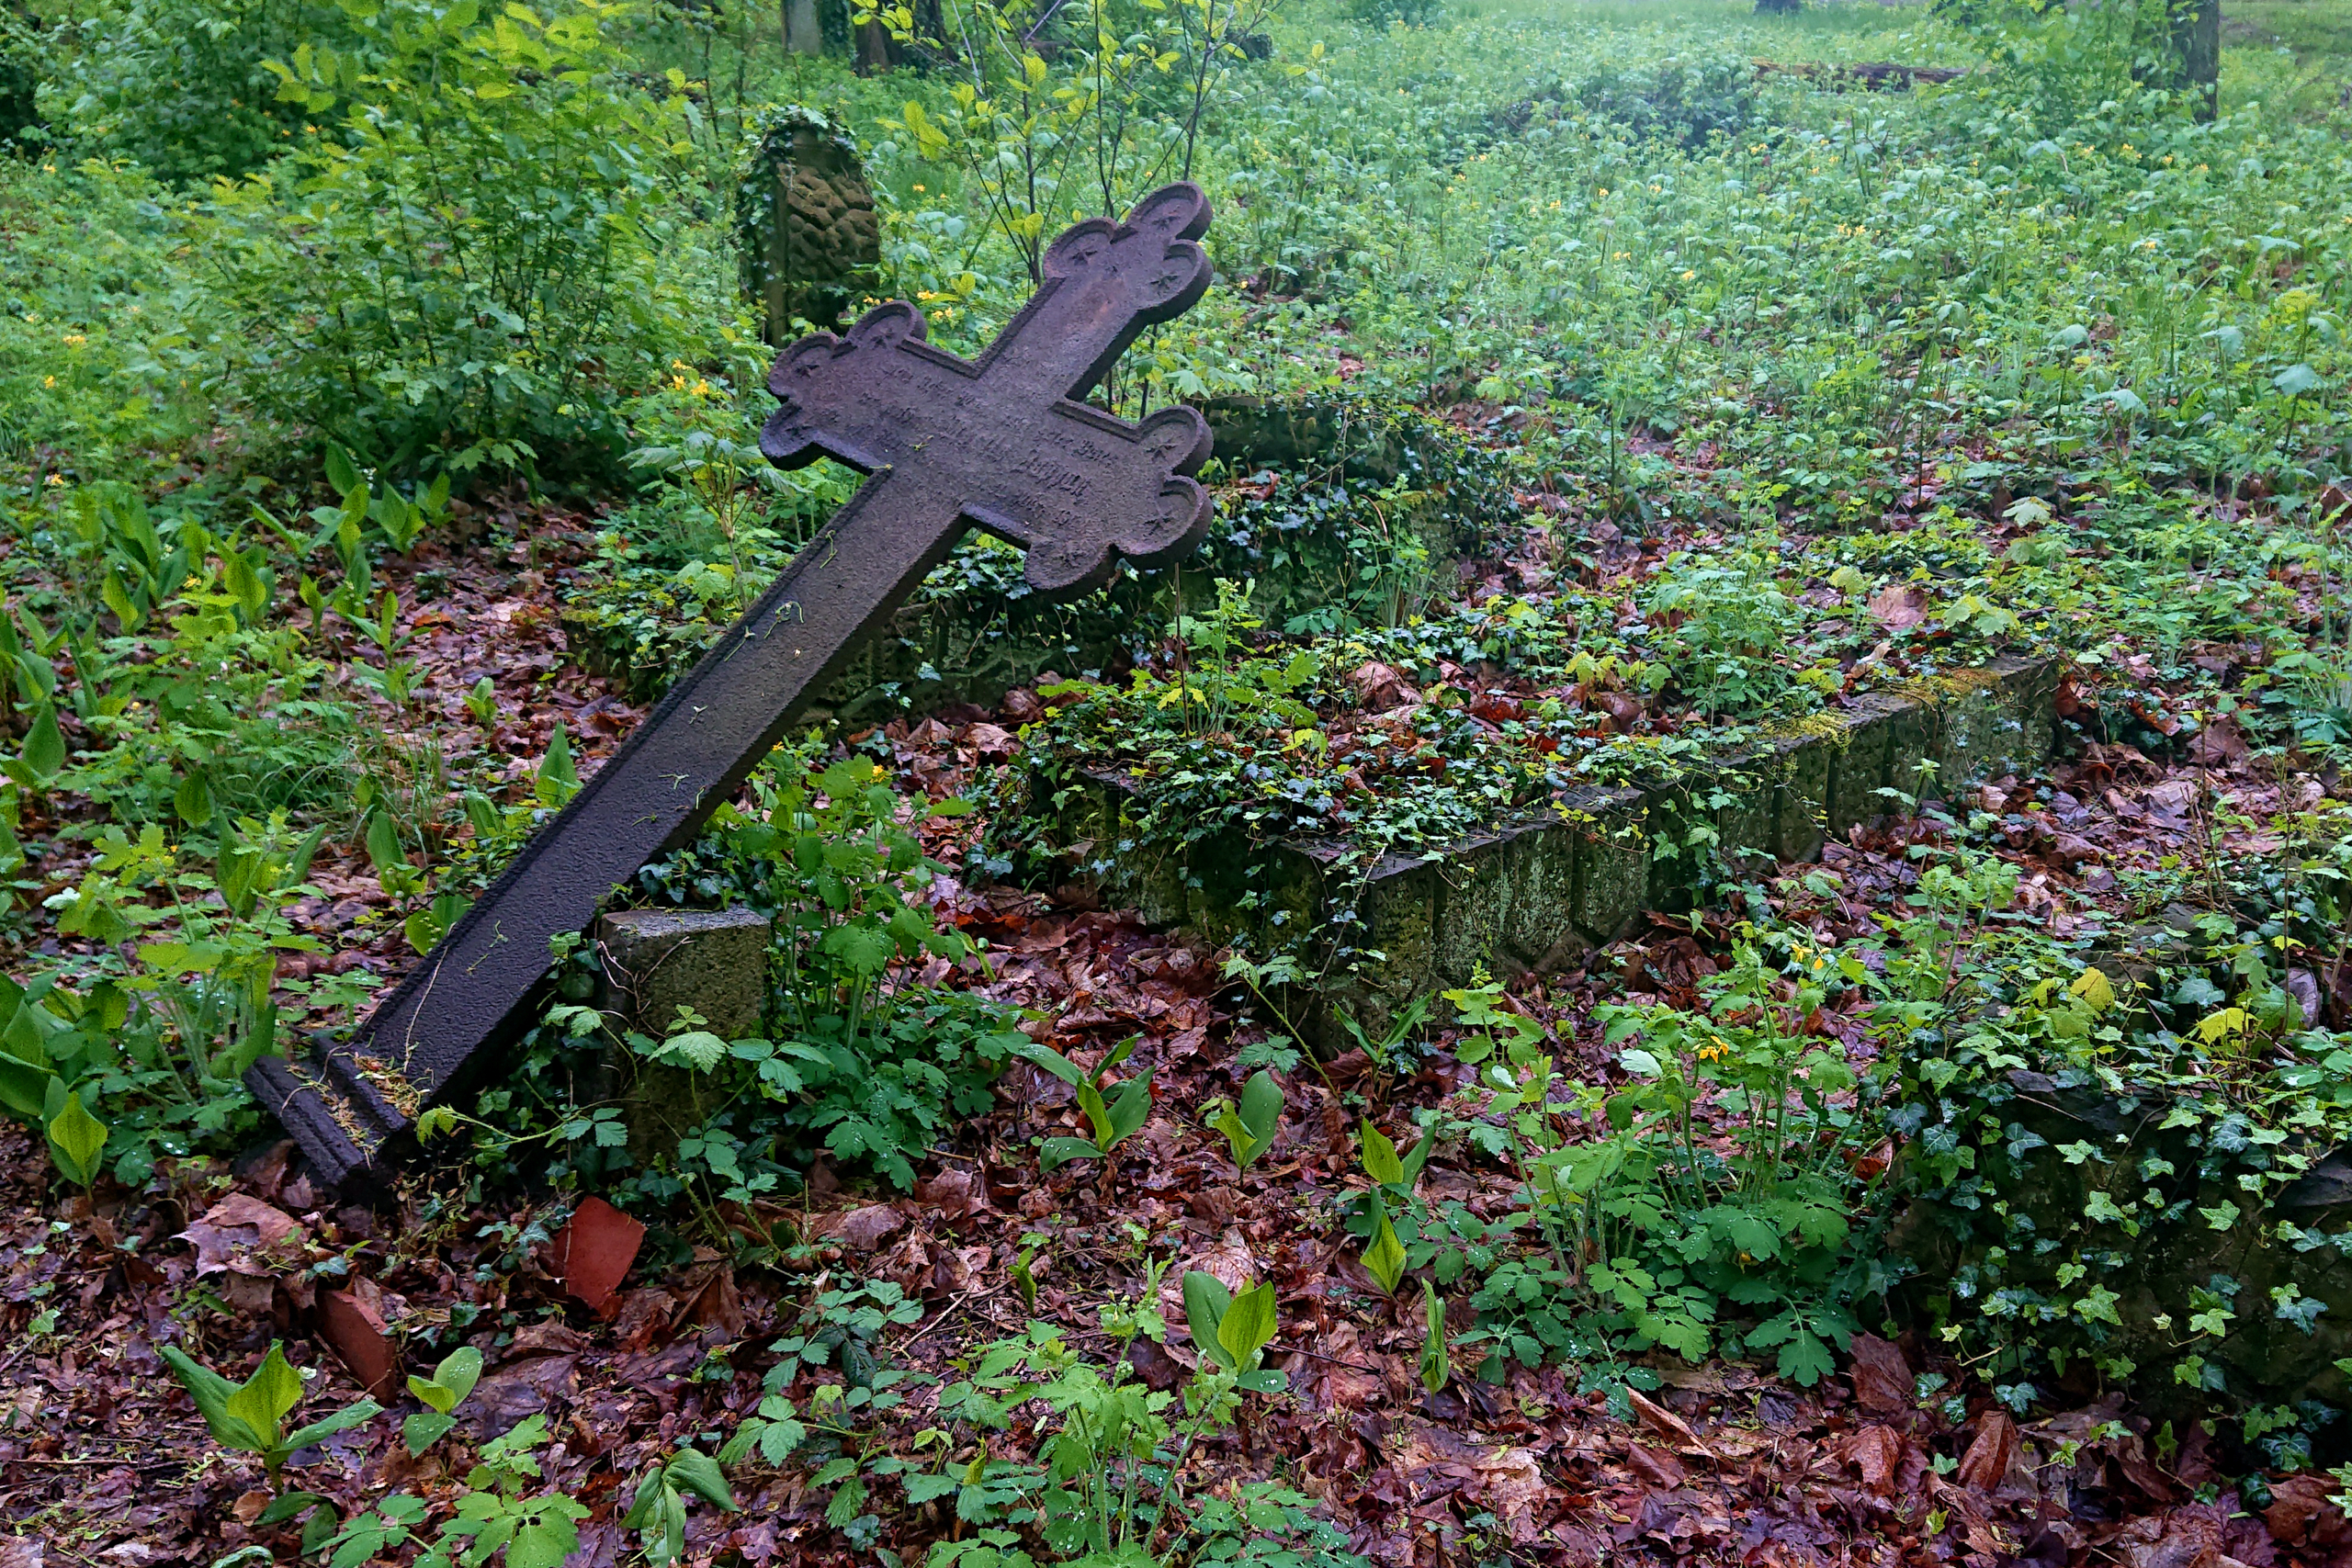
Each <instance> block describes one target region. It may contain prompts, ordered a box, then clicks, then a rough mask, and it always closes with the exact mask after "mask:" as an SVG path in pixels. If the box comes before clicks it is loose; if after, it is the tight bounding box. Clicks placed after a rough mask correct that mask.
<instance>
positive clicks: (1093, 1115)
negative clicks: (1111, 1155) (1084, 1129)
mask: <svg viewBox="0 0 2352 1568" xmlns="http://www.w3.org/2000/svg"><path fill="white" fill-rule="evenodd" d="M1078 1108H1079V1109H1080V1111H1084V1112H1085V1113H1086V1123H1087V1125H1088V1126H1090V1127H1091V1128H1093V1129H1094V1147H1095V1149H1096V1150H1097V1151H1098V1152H1101V1153H1108V1152H1109V1151H1110V1147H1111V1145H1113V1144H1115V1143H1117V1142H1118V1138H1117V1136H1116V1135H1115V1134H1114V1133H1113V1132H1112V1130H1111V1111H1110V1108H1109V1107H1108V1106H1106V1105H1104V1104H1103V1096H1102V1093H1101V1091H1099V1090H1098V1089H1095V1087H1094V1086H1093V1085H1092V1084H1091V1083H1081V1084H1080V1085H1079V1086H1078Z"/></svg>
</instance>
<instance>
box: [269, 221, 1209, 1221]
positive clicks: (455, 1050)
mask: <svg viewBox="0 0 2352 1568" xmlns="http://www.w3.org/2000/svg"><path fill="white" fill-rule="evenodd" d="M1208 222H1209V205H1208V199H1207V197H1204V195H1203V194H1202V193H1201V191H1200V188H1199V187H1198V186H1193V185H1192V184H1190V183H1183V184H1178V185H1171V186H1165V187H1163V188H1162V189H1160V190H1158V191H1155V192H1153V193H1152V194H1151V195H1150V196H1148V197H1145V198H1144V199H1143V200H1142V201H1140V202H1138V203H1136V207H1135V209H1134V210H1133V211H1131V212H1129V213H1128V214H1127V217H1126V220H1125V222H1122V223H1114V222H1113V221H1111V220H1109V219H1105V218H1098V219H1091V220H1088V221H1086V222H1083V223H1080V224H1078V225H1076V226H1075V227H1073V228H1071V229H1069V230H1067V231H1064V232H1063V233H1062V235H1061V237H1060V238H1059V239H1057V240H1056V241H1055V242H1054V243H1053V247H1052V248H1051V249H1050V250H1049V251H1047V253H1046V257H1045V265H1044V272H1045V279H1046V281H1045V287H1044V288H1041V289H1039V290H1038V292H1037V295H1036V297H1035V299H1031V300H1030V301H1029V303H1028V305H1027V306H1026V307H1025V308H1024V309H1023V310H1022V312H1021V313H1020V314H1019V315H1018V316H1016V317H1014V318H1013V320H1012V322H1011V323H1009V324H1008V325H1007V326H1006V327H1005V329H1004V331H1003V332H1002V333H1001V334H1000V335H999V336H998V338H997V340H996V342H994V343H993V344H989V349H988V352H987V353H986V354H984V355H981V356H980V358H979V359H978V361H977V362H976V363H970V364H967V363H966V362H965V361H963V360H961V359H958V358H957V357H956V356H955V355H951V354H947V353H944V352H942V351H941V350H939V349H936V348H933V347H932V346H930V345H929V344H926V343H924V342H923V318H922V312H921V311H919V310H916V309H915V308H914V307H913V306H911V305H909V304H906V303H904V302H894V303H891V304H888V305H884V306H882V307H880V308H879V309H877V310H873V311H871V312H869V313H868V314H867V315H866V316H865V319H864V320H863V321H859V322H858V323H857V325H856V326H855V327H854V328H852V329H851V331H850V333H849V336H848V337H847V338H846V339H842V338H837V337H835V336H833V334H831V333H819V334H817V335H816V336H814V337H810V338H807V339H804V340H802V341H801V342H800V343H798V344H795V345H794V346H793V347H792V348H791V349H789V350H788V351H786V353H785V354H784V355H782V356H781V357H780V358H779V359H778V360H777V361H776V365H775V370H774V371H773V372H772V373H771V374H770V376H769V378H768V387H769V389H770V390H771V391H773V392H774V393H775V396H776V397H777V399H778V400H780V402H781V403H782V405H783V406H782V407H781V408H779V409H778V410H777V411H776V412H775V414H774V415H773V416H772V417H771V418H770V419H769V421H768V423H767V428H766V430H765V431H764V432H763V433H762V435H761V439H760V445H761V447H762V449H763V451H765V452H766V454H767V456H768V457H769V459H770V460H771V461H773V462H775V463H776V464H778V465H780V466H782V467H786V468H792V467H797V466H798V465H800V464H804V463H809V462H812V461H814V460H815V459H816V458H817V457H820V456H829V457H835V458H838V459H839V460H840V461H842V462H844V463H847V464H849V465H850V466H852V467H854V468H858V469H859V470H861V471H862V472H864V473H865V474H867V475H868V476H870V477H869V478H868V479H867V480H866V482H865V485H864V486H863V487H862V488H861V489H860V490H859V491H858V493H857V495H856V497H855V498H854V500H852V501H851V502H850V503H849V504H848V505H846V506H844V507H843V508H842V510H841V511H840V512H839V513H836V514H835V516H834V517H833V519H832V521H831V523H829V524H828V525H826V526H825V528H824V530H823V531H822V532H821V533H820V534H819V535H818V536H817V537H816V538H815V539H814V540H813V541H812V542H811V543H810V544H809V547H808V548H807V549H805V550H803V551H801V552H800V554H799V555H797V556H796V557H794V558H793V559H792V562H791V563H790V564H789V565H788V566H786V568H785V570H784V571H783V572H782V573H781V574H780V575H779V576H778V577H777V579H776V581H775V586H773V587H772V588H770V589H769V590H768V592H767V593H766V594H765V595H764V596H763V597H762V598H761V600H760V602H759V603H758V604H754V605H753V606H752V608H751V609H750V610H749V611H748V612H746V613H745V615H744V616H743V618H742V619H741V621H739V622H737V623H736V625H735V626H734V627H733V628H732V629H731V630H730V631H729V633H728V635H727V636H726V637H725V638H724V639H722V640H721V641H720V642H719V643H718V645H717V646H715V647H714V648H713V649H711V650H710V652H709V653H708V654H707V655H706V656H705V657H704V659H703V660H702V661H701V662H700V663H699V664H697V665H695V668H694V670H693V671H691V672H689V673H688V674H687V675H686V676H685V677H684V678H683V679H682V680H681V681H680V682H678V683H677V685H675V686H674V687H673V688H672V689H671V691H670V694H669V695H668V696H667V697H665V698H664V699H663V700H662V704H661V705H660V706H659V707H657V708H655V709H654V710H653V713H652V714H651V715H650V716H649V717H648V718H647V719H646V721H645V723H644V724H643V725H642V726H640V727H639V729H638V731H637V733H636V734H634V735H632V736H630V737H629V739H628V741H627V742H626V743H625V744H624V745H623V746H622V747H621V749H620V750H618V751H617V752H616V753H615V754H614V756H613V757H612V759H611V760H610V761H607V762H606V763H605V765H604V767H603V768H602V769H600V770H599V771H598V772H597V773H596V775H595V777H594V778H593V779H591V780H590V781H589V782H588V784H587V785H586V787H584V788H583V789H582V790H581V792H580V793H579V794H578V795H576V796H574V797H573V799H572V801H571V804H570V805H568V806H567V807H564V808H563V810H562V811H560V812H559V813H558V814H557V815H556V817H555V818H554V819H553V820H551V821H550V822H548V824H547V826H546V827H544V828H543V829H540V830H539V832H538V833H537V834H536V835H535V836H534V837H533V838H532V840H531V841H530V842H529V843H527V844H526V845H525V846H524V847H523V850H522V852H520V853H519V854H517V855H516V857H515V862H514V863H513V864H511V865H509V866H508V867H507V868H506V871H505V874H503V875H502V876H500V877H499V879H498V880H497V881H496V882H495V883H493V884H492V886H491V887H490V889H489V890H488V891H487V892H486V893H484V894H483V895H482V897H481V900H480V902H478V903H477V904H475V906H474V907H473V908H472V909H471V910H469V912H468V913H467V915H466V917H465V918H464V919H461V920H459V921H458V924H457V925H456V926H455V927H454V928H453V929H452V930H451V931H449V933H448V935H447V936H446V937H444V938H443V939H442V941H441V942H440V943H439V945H437V946H436V947H435V948H434V950H433V951H432V952H431V953H428V954H426V955H425V957H424V961H423V962H422V963H420V964H418V965H417V966H416V968H415V969H414V970H413V971H411V972H410V974H409V975H408V976H407V977H406V978H405V979H404V980H402V981H401V984H400V985H399V986H397V987H394V988H393V989H392V991H391V992H390V994H389V995H388V996H386V997H385V998H384V999H383V1001H382V1003H381V1004H380V1005H379V1006H378V1007H377V1009H376V1010H375V1012H374V1013H373V1014H372V1015H371V1016H370V1017H369V1019H368V1021H367V1022H366V1023H365V1024H364V1025H363V1026H362V1027H361V1028H360V1030H359V1031H358V1032H357V1033H356V1035H355V1037H354V1038H353V1039H351V1040H350V1041H348V1042H345V1043H336V1044H334V1045H331V1046H329V1047H327V1048H326V1049H325V1050H323V1051H322V1053H321V1054H320V1055H319V1057H318V1060H317V1062H316V1063H315V1065H311V1064H304V1063H299V1062H295V1061H290V1060H286V1059H282V1058H278V1057H269V1058H266V1059H265V1060H264V1061H262V1062H261V1063H259V1064H257V1065H256V1066H254V1069H253V1071H252V1072H251V1074H249V1075H248V1077H247V1082H248V1083H249V1084H250V1085H251V1087H252V1088H253V1089H254V1093H255V1095H256V1096H257V1097H258V1098H259V1099H260V1100H261V1101H262V1103H263V1104H264V1105H266V1106H267V1107H268V1108H269V1109H270V1110H271V1111H274V1112H276V1113H277V1117H278V1119H279V1120H280V1121H281V1122H284V1123H285V1125H286V1128H287V1130H288V1132H289V1133H291V1134H294V1136H295V1138H296V1139H297V1140H298V1141H299V1142H300V1145H301V1146H302V1149H303V1152H304V1153H305V1154H306V1155H307V1156H309V1157H310V1159H311V1164H312V1165H313V1166H314V1167H315V1168H316V1170H317V1173H318V1176H319V1177H320V1178H321V1179H323V1180H325V1181H326V1182H328V1183H330V1184H334V1185H342V1184H344V1183H345V1182H346V1181H347V1180H349V1179H353V1178H355V1177H356V1178H359V1179H361V1180H362V1181H367V1180H370V1179H375V1178H377V1177H379V1176H380V1175H381V1174H382V1171H383V1168H384V1166H385V1164H386V1163H387V1160H388V1158H389V1157H390V1156H393V1155H394V1154H396V1153H397V1152H398V1151H399V1149H400V1148H401V1146H402V1145H401V1139H402V1138H403V1137H404V1135H405V1134H408V1133H409V1131H410V1129H411V1127H412V1126H413V1121H414V1118H415V1117H416V1116H417V1115H418V1114H419V1113H421V1111H423V1110H424V1108H425V1107H427V1106H429V1105H430V1104H432V1103H433V1102H434V1101H435V1100H438V1099H441V1098H443V1097H445V1096H447V1095H449V1094H452V1093H453V1092H456V1091H458V1090H459V1089H462V1088H463V1087H464V1086H465V1084H466V1083H467V1082H468V1081H469V1075H470V1074H472V1073H478V1072H481V1071H482V1070H485V1069H486V1067H487V1066H488V1065H489V1061H490V1058H491V1057H492V1056H493V1055H495V1053H496V1051H497V1049H498V1048H499V1047H500V1046H502V1045H504V1044H506V1043H509V1042H511V1040H512V1039H513V1037H514V1036H515V1034H516V1033H518V1032H520V1031H521V1029H522V1028H524V1027H526V1024H527V1022H528V1020H529V1016H530V1013H531V1011H532V1009H531V1007H530V1005H529V1004H531V1003H532V1002H533V1001H534V1000H535V999H536V998H537V993H538V991H539V987H540V984H541V982H542V980H543V979H544V978H545V976H546V975H547V973H548V967H549V964H550V962H551V960H550V948H549V943H550V942H552V941H554V940H555V939H557V938H559V937H561V936H564V935H566V934H568V933H572V932H578V931H582V930H584V929H585V928H586V927H587V926H588V924H589V923H590V922H591V921H592V920H593V919H595V917H596V915H597V912H598V908H599V906H600V905H601V904H602V903H603V902H604V901H605V899H606V898H607V897H609V896H610V894H611V893H612V892H613V891H614V890H615V888H616V887H617V886H621V885H622V884H624V883H626V882H628V880H629V879H630V878H631V877H633V876H634V875H635V874H637V871H638V869H639V867H640V866H642V865H644V864H645V863H647V862H649V861H650V860H653V859H654V858H656V857H658V856H660V855H662V854H663V853H665V852H669V851H671V850H673V849H676V848H678V847H680V846H682V845H684V844H686V843H689V842H691V841H692V840H694V838H695V835H696V834H697V833H698V832H699V831H700V830H701V829H702V826H703V824H704V822H705V821H706V820H707V818H709V815H710V813H711V812H712V811H713V810H715V809H716V808H717V807H718V806H719V805H720V803H722V802H724V801H726V800H727V799H729V797H730V796H732V795H734V793H735V791H736V789H737V788H738V787H739V786H741V784H742V783H743V781H744V779H745V778H746V777H748V776H749V775H750V773H751V772H752V768H753V767H755V766H756V765H757V764H758V762H759V761H760V760H761V759H762V758H763V757H764V756H766V755H767V753H768V752H769V750H772V749H773V748H774V747H775V744H776V743H777V742H778V741H779V740H781V739H783V738H784V736H785V734H786V731H787V730H788V729H789V728H790V726H791V724H792V722H793V720H794V718H795V717H796V716H797V715H798V714H799V712H800V711H801V709H802V708H803V706H804V705H806V704H807V703H808V702H809V700H810V699H811V698H812V697H813V696H814V695H815V694H818V693H819V692H821V691H822V690H823V689H824V687H825V685H826V683H827V682H829V681H831V679H832V678H833V677H834V676H835V675H836V674H838V673H839V672H840V671H841V669H842V666H843V665H844V664H845V663H847V662H848V660H849V659H850V657H851V655H852V654H853V653H854V651H855V650H856V649H857V646H858V645H859V643H860V642H862V641H863V640H864V639H865V637H867V636H868V635H870V634H871V633H872V632H873V631H874V629H875V628H876V626H880V625H881V624H882V623H883V622H885V621H886V620H887V619H888V616H889V615H890V614H891V612H892V610H893V609H895V608H896V607H897V605H898V604H899V603H900V602H901V601H902V600H904V599H905V597H906V596H907V594H908V593H909V592H911V591H912V590H913V589H914V587H915V586H916V584H918V583H920V582H921V581H922V579H923V576H924V574H925V573H926V572H928V571H930V570H932V569H933V567H935V566H937V565H938V564H939V562H940V561H941V559H942V558H944V557H945V556H946V554H947V552H948V550H949V549H950V548H951V547H953V546H954V545H955V543H956V539H957V538H958V537H960V536H962V534H963V533H964V531H965V529H966V528H967V526H972V525H977V526H979V527H982V528H986V529H988V530H989V532H991V533H993V534H997V535H999V536H1002V537H1004V538H1006V539H1009V540H1012V542H1014V543H1016V544H1019V545H1021V546H1022V547H1024V548H1025V549H1026V551H1027V563H1026V576H1027V580H1028V581H1029V584H1030V585H1031V587H1032V588H1034V589H1035V590H1036V591H1037V592H1040V593H1048V594H1069V593H1080V592H1086V591H1087V590H1089V589H1091V588H1095V587H1099V586H1101V585H1102V584H1103V582H1104V581H1107V580H1108V579H1109V577H1110V575H1111V573H1112V571H1113V570H1114V566H1115V564H1116V559H1117V558H1119V557H1121V556H1125V557H1126V558H1129V559H1132V560H1136V561H1140V562H1143V563H1145V564H1151V565H1156V564H1159V563H1162V562H1166V561H1170V560H1172V559H1174V558H1177V557H1178V556H1181V555H1182V554H1183V553H1184V552H1186V551H1188V550H1190V549H1192V548H1193V546H1194V545H1196V544H1198V543H1199V542H1200V539H1201V537H1202V536H1203V535H1204V534H1205V533H1206V532H1207V529H1208V525H1209V516H1210V504H1209V498H1208V495H1207V493H1206V492H1205V491H1203V490H1202V488H1201V487H1200V485H1199V484H1197V483H1195V482H1194V481H1193V479H1191V478H1190V477H1189V476H1191V475H1192V474H1193V472H1194V471H1196V470H1197V469H1198V468H1199V467H1200V465H1201V464H1202V463H1203V462H1204V461H1205V460H1206V459H1207V457H1208V455H1209V432H1208V426H1207V424H1206V423H1204V421H1203V420H1202V418H1201V416H1200V414H1199V413H1197V412H1194V411H1193V410H1192V409H1189V408H1185V407H1182V406H1175V407H1170V408H1166V409H1162V410H1160V411H1159V412H1157V413H1154V414H1153V415H1151V416H1150V417H1149V418H1148V419H1146V420H1144V421H1143V422H1142V423H1140V424H1129V423H1125V422H1124V421H1121V420H1117V419H1114V418H1112V417H1111V416H1110V415H1108V414H1106V413H1103V412H1101V411H1099V410H1096V409H1092V408H1090V407H1087V406H1086V405H1084V404H1082V403H1080V402H1078V401H1076V399H1077V398H1078V397H1079V396H1080V394H1082V393H1084V392H1085V391H1086V390H1087V389H1089V388H1091V387H1092V386H1093V385H1094V384H1095V383H1096V382H1097V381H1099V380H1100V379H1101V378H1103V375H1104V374H1106V373H1107V372H1108V371H1109V370H1110V368H1111V366H1112V365H1113V363H1114V362H1115V361H1116V360H1117V358H1118V357H1119V355H1120V353H1121V352H1122V351H1123V350H1125V348H1126V346H1127V344H1129V343H1131V342H1133V341H1134V339H1135V337H1136V333H1140V332H1141V331H1142V330H1143V329H1144V328H1145V327H1146V326H1148V325H1149V324H1150V323H1152V322H1154V321H1167V320H1169V319H1170V318H1171V317H1174V316H1178V315H1181V314H1182V313H1183V312H1184V311H1185V310H1188V309H1190V308H1191V307H1192V305H1193V303H1194V302H1195V301H1196V300H1198V299H1200V297H1201V296H1202V294H1203V293H1204V292H1205V291H1206V289H1207V288H1208V280H1209V264H1208V258H1207V256H1206V255H1204V254H1203V253H1202V250H1201V247H1200V246H1199V245H1198V244H1196V243H1194V242H1195V240H1197V239H1198V237H1199V236H1200V235H1201V234H1202V233H1203V232H1204V231H1205V230H1206V229H1207V228H1208Z"/></svg>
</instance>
